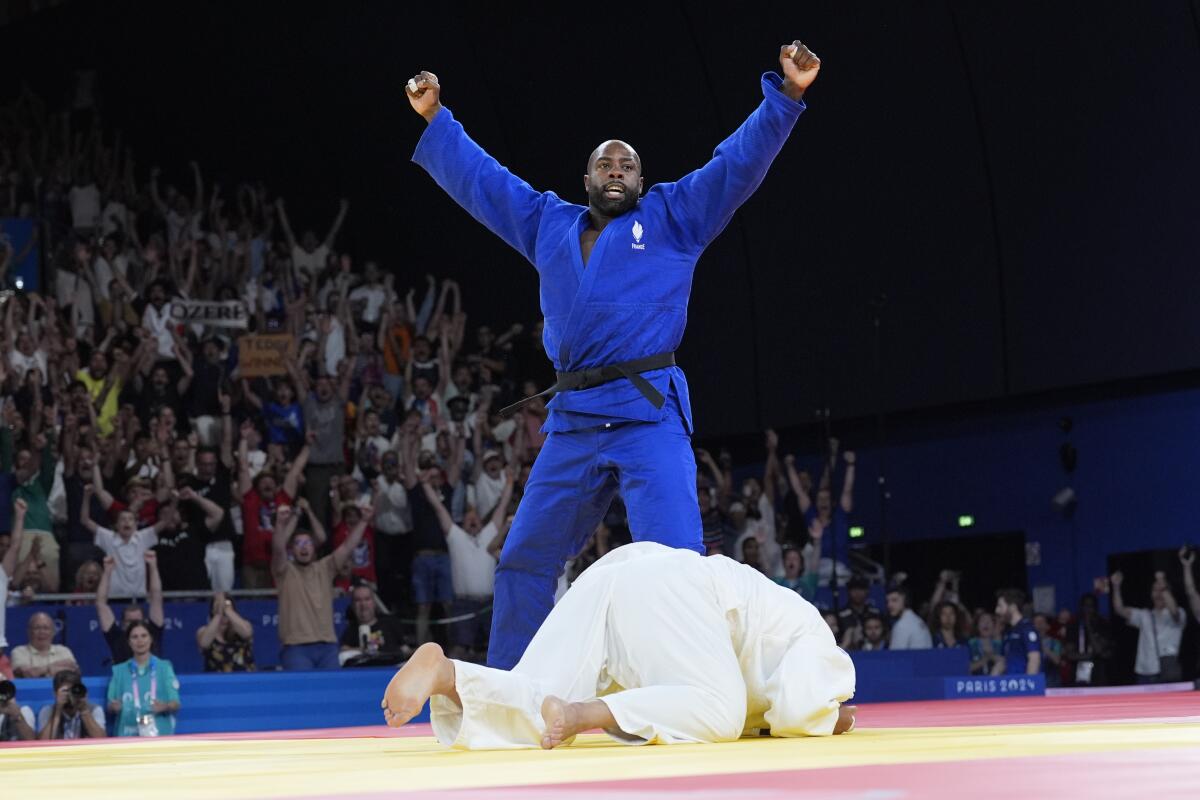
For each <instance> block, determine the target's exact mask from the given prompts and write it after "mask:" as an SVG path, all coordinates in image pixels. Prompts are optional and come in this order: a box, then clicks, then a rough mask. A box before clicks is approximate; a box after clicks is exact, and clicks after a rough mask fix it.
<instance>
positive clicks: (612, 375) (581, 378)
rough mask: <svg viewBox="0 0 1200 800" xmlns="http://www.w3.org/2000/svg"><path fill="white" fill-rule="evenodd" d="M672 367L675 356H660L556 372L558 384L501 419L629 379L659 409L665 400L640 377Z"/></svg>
mask: <svg viewBox="0 0 1200 800" xmlns="http://www.w3.org/2000/svg"><path fill="white" fill-rule="evenodd" d="M673 366H675V354H674V353H659V354H658V355H656V356H646V357H645V358H635V359H634V360H633V361H622V362H621V363H619V364H609V365H607V366H603V367H592V368H591V369H581V370H579V371H577V372H559V373H556V374H557V375H558V380H557V381H555V382H554V385H553V386H551V387H550V388H549V389H546V390H544V391H541V392H538V393H537V394H535V395H533V396H532V397H526V398H525V399H524V400H518V401H517V402H515V403H513V404H512V405H511V406H506V407H504V408H502V409H500V416H501V417H511V416H512V415H513V414H515V413H517V411H519V410H520V409H522V408H524V407H525V406H527V405H529V404H530V403H532V402H533V401H534V400H537V399H538V398H545V397H549V396H550V395H552V394H555V393H556V392H571V391H575V390H578V389H590V388H592V387H593V386H599V385H601V384H603V383H611V382H612V381H616V380H620V379H621V378H628V379H629V381H630V382H631V383H632V384H633V385H634V386H636V387H637V390H638V391H639V392H641V393H642V397H644V398H646V399H647V400H649V401H650V402H651V403H653V404H654V407H655V408H662V407H663V403H665V402H667V398H665V397H663V395H662V392H660V391H659V390H658V389H655V388H654V385H653V384H652V383H650V381H648V380H646V379H645V378H643V377H642V376H641V373H643V372H650V371H651V370H655V369H666V368H667V367H673Z"/></svg>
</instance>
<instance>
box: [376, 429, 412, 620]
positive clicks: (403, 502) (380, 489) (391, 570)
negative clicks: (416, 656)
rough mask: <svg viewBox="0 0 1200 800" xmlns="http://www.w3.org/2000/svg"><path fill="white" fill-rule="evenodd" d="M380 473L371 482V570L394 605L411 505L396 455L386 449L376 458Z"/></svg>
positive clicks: (404, 573)
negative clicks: (373, 531)
mask: <svg viewBox="0 0 1200 800" xmlns="http://www.w3.org/2000/svg"><path fill="white" fill-rule="evenodd" d="M380 469H381V471H380V473H379V476H378V477H376V478H375V482H374V484H373V488H374V493H375V498H376V499H375V504H376V505H375V521H374V522H373V523H372V525H373V526H374V528H375V570H376V572H377V573H378V574H379V588H380V593H381V594H383V599H384V602H385V603H387V604H388V605H389V606H395V605H396V604H397V603H398V602H399V601H400V600H401V598H400V597H399V595H398V594H397V592H398V591H399V587H401V586H408V585H409V583H410V582H411V578H409V577H408V564H407V558H406V553H405V550H406V544H407V541H408V540H407V538H406V537H407V536H408V533H409V532H410V531H412V527H413V521H412V508H410V507H409V505H408V490H407V489H406V488H404V481H403V480H401V478H400V457H399V456H398V455H397V454H396V451H394V450H389V451H387V452H385V453H384V454H383V458H382V459H381V460H380Z"/></svg>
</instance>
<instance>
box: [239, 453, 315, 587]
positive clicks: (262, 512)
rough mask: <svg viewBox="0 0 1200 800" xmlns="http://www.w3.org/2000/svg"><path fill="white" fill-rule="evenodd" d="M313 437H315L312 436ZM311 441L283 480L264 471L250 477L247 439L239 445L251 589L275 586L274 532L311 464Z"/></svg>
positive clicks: (246, 578) (245, 576)
mask: <svg viewBox="0 0 1200 800" xmlns="http://www.w3.org/2000/svg"><path fill="white" fill-rule="evenodd" d="M310 438H311V436H310ZM308 448H309V442H307V441H306V442H305V443H304V447H303V448H301V450H300V452H299V453H298V454H297V455H296V459H295V460H294V461H293V462H292V465H291V467H289V468H288V471H287V475H286V476H285V477H284V479H283V486H282V487H280V485H279V484H278V483H277V480H276V477H275V473H273V472H270V471H268V470H263V471H262V472H260V473H258V475H256V476H254V478H253V479H251V478H250V464H249V461H248V459H247V445H246V440H245V439H243V440H242V441H241V442H239V444H238V492H239V493H240V494H241V497H242V531H243V534H244V535H243V536H242V585H243V586H244V587H245V588H247V589H269V588H271V583H272V582H271V535H272V533H273V532H274V530H275V515H276V514H277V513H278V511H279V507H280V506H291V505H292V498H293V497H295V496H296V490H297V488H298V487H299V485H300V476H301V475H302V474H303V473H304V466H305V465H306V464H307V463H308Z"/></svg>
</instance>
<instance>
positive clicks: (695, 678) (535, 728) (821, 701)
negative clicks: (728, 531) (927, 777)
mask: <svg viewBox="0 0 1200 800" xmlns="http://www.w3.org/2000/svg"><path fill="white" fill-rule="evenodd" d="M454 667H455V676H456V678H455V687H456V689H457V691H458V695H459V698H460V699H461V700H462V705H461V706H459V705H458V704H455V703H453V702H451V701H450V700H449V699H448V698H446V697H444V696H440V695H439V696H435V697H433V698H432V700H431V704H430V707H431V711H432V718H431V722H432V724H433V731H434V734H435V735H436V736H437V737H438V740H439V741H441V742H442V743H443V744H446V745H449V746H451V747H455V748H461V749H469V750H478V749H508V748H525V747H539V746H540V743H541V738H542V733H543V732H544V729H545V725H544V723H543V721H542V716H541V705H542V700H543V699H545V697H546V695H555V696H557V697H560V698H562V699H563V700H566V701H568V702H579V701H584V700H591V699H594V698H597V697H599V698H600V699H601V700H603V702H604V703H606V704H607V705H608V707H609V709H610V710H611V711H612V714H613V717H614V718H615V719H616V721H617V724H618V726H619V728H620V730H619V731H609V733H610V734H611V735H613V736H614V737H616V738H618V739H620V740H622V741H626V742H630V743H647V742H659V743H674V742H720V741H730V740H733V739H737V738H738V737H740V736H741V735H742V734H743V732H745V731H757V730H759V729H763V728H769V729H770V731H771V735H773V736H821V735H829V734H831V733H833V726H834V724H835V723H836V722H837V718H838V709H839V707H840V706H841V703H842V702H844V701H846V700H848V699H849V698H850V697H851V696H852V695H853V693H854V665H853V663H852V662H851V661H850V658H849V656H847V655H846V654H845V653H844V652H843V651H842V650H840V649H839V648H838V647H837V645H836V643H835V642H834V638H833V634H832V633H831V632H830V630H829V627H828V626H827V625H826V624H825V622H824V620H823V619H822V618H821V615H820V613H819V612H818V611H817V610H816V609H815V608H814V607H813V606H812V605H811V604H809V603H808V602H807V601H805V600H804V599H803V598H801V597H800V595H799V594H797V593H796V592H794V591H791V590H789V589H785V588H783V587H780V586H777V585H776V584H774V583H773V582H772V581H770V580H768V579H767V578H765V577H764V576H763V575H762V574H761V573H759V572H757V571H756V570H754V569H751V568H750V567H746V566H744V565H742V564H738V563H737V562H735V561H732V560H730V559H728V558H725V557H723V556H712V557H709V558H704V557H702V556H700V555H697V554H696V553H693V552H691V551H687V550H676V549H672V548H668V547H664V546H662V545H659V544H654V543H651V542H641V543H635V544H631V545H626V546H624V547H620V548H618V549H616V550H614V551H612V552H611V553H609V554H608V555H606V556H605V557H604V558H602V559H600V560H599V561H597V562H596V563H595V564H593V565H592V566H591V567H590V568H589V569H588V570H587V571H586V572H585V573H584V574H583V575H582V576H580V578H579V580H577V581H576V582H575V584H574V585H573V586H572V587H571V589H570V590H569V591H568V592H567V593H566V595H565V596H564V597H563V598H562V600H561V601H560V602H559V603H558V605H556V606H555V607H554V609H553V611H551V613H550V616H549V617H547V618H546V621H545V622H544V623H543V625H542V627H541V629H539V630H538V632H537V635H536V636H534V638H533V641H532V642H531V643H530V645H529V649H528V650H526V651H525V655H524V656H523V657H522V658H521V661H520V662H519V663H518V664H517V665H516V667H514V668H513V670H512V671H511V672H504V671H502V670H495V669H490V668H488V667H483V666H479V665H477V664H468V663H463V662H459V661H456V662H455V663H454Z"/></svg>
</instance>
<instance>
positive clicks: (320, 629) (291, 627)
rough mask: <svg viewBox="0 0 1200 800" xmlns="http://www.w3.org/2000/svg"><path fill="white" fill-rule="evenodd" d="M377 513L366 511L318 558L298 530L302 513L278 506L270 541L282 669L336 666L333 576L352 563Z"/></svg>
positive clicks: (306, 536) (308, 537)
mask: <svg viewBox="0 0 1200 800" xmlns="http://www.w3.org/2000/svg"><path fill="white" fill-rule="evenodd" d="M374 513H375V512H374V509H373V508H372V509H368V511H367V513H366V514H364V515H363V518H362V519H361V520H360V521H359V523H358V524H357V525H355V526H354V528H353V530H351V531H350V535H349V536H347V537H346V541H344V542H342V543H341V544H340V545H338V547H337V548H336V549H334V551H333V553H332V554H331V555H328V556H325V557H324V558H321V559H318V558H317V557H316V542H315V541H314V539H313V535H312V534H311V533H309V532H308V531H301V530H296V525H297V523H298V522H299V515H298V514H295V513H293V511H292V509H291V508H290V507H289V506H281V507H280V508H279V510H278V515H279V520H278V523H279V524H278V525H276V526H275V528H274V531H273V534H272V539H271V572H272V574H273V575H274V576H275V582H276V585H277V586H278V588H279V643H280V644H281V645H282V649H281V650H280V655H279V661H280V663H281V664H282V665H283V668H284V669H287V670H297V669H337V667H338V655H337V652H338V648H337V637H336V636H335V634H334V629H333V579H334V578H335V577H336V576H337V575H338V574H340V573H341V572H342V571H343V570H345V568H346V567H347V566H348V565H349V563H350V556H351V554H352V553H353V552H354V549H355V548H356V547H358V545H359V542H361V541H362V537H363V534H364V533H365V532H366V529H367V525H368V523H369V522H370V521H371V518H372V517H373V516H374ZM289 551H290V556H291V557H290V558H289Z"/></svg>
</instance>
